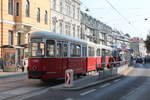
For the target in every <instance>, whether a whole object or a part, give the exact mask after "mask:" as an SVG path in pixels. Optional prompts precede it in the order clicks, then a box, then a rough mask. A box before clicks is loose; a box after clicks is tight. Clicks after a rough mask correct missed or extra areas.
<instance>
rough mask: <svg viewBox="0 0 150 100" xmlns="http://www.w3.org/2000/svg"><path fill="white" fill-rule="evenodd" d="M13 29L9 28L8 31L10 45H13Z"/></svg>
mask: <svg viewBox="0 0 150 100" xmlns="http://www.w3.org/2000/svg"><path fill="white" fill-rule="evenodd" d="M13 39H14V38H13V31H12V30H9V31H8V44H9V45H13Z"/></svg>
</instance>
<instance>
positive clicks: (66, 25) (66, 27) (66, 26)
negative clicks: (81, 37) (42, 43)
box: [65, 23, 68, 35]
mask: <svg viewBox="0 0 150 100" xmlns="http://www.w3.org/2000/svg"><path fill="white" fill-rule="evenodd" d="M65 30H66V35H67V34H68V23H66V24H65Z"/></svg>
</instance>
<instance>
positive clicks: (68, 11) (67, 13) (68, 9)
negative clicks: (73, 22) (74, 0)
mask: <svg viewBox="0 0 150 100" xmlns="http://www.w3.org/2000/svg"><path fill="white" fill-rule="evenodd" d="M66 10H67V11H66V15H68V16H70V15H71V11H70V6H69V5H68V4H66Z"/></svg>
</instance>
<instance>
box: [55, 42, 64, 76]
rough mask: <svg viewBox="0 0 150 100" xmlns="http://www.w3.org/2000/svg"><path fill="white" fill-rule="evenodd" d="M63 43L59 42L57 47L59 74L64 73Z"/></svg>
mask: <svg viewBox="0 0 150 100" xmlns="http://www.w3.org/2000/svg"><path fill="white" fill-rule="evenodd" d="M62 48H63V43H62V42H57V45H56V58H57V62H56V63H57V64H58V66H57V67H58V70H59V71H58V72H60V73H62V71H63V68H62V67H63V58H62V56H63V55H62V53H63V49H62Z"/></svg>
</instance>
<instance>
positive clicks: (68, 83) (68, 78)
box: [65, 69, 73, 87]
mask: <svg viewBox="0 0 150 100" xmlns="http://www.w3.org/2000/svg"><path fill="white" fill-rule="evenodd" d="M65 87H73V70H72V69H67V70H66V71H65Z"/></svg>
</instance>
